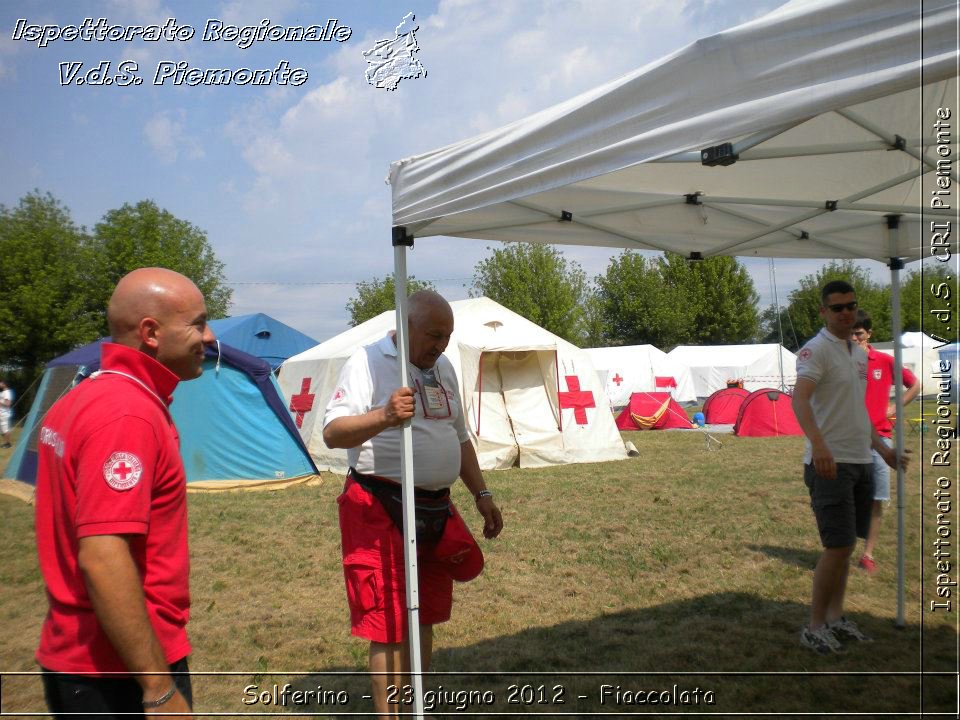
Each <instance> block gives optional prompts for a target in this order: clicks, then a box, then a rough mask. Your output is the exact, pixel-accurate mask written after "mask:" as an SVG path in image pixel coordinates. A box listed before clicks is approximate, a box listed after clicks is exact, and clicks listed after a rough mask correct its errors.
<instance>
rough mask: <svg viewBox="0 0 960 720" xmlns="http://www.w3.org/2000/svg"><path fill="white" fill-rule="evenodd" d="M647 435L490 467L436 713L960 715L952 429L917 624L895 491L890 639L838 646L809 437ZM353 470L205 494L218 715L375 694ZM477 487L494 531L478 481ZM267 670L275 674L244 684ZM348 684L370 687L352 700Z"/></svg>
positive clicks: (885, 605)
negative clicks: (287, 698) (820, 580)
mask: <svg viewBox="0 0 960 720" xmlns="http://www.w3.org/2000/svg"><path fill="white" fill-rule="evenodd" d="M625 437H627V438H628V439H630V440H632V441H633V442H634V443H635V444H636V446H637V447H638V449H639V450H640V457H639V458H636V459H633V460H627V461H623V462H618V463H606V464H595V465H570V466H565V467H557V468H548V469H543V470H520V469H514V470H510V471H504V472H490V473H486V474H485V476H486V479H487V482H488V484H489V486H490V487H491V489H492V490H493V491H494V492H495V493H496V496H497V501H498V502H499V503H500V506H501V508H502V509H503V511H504V518H505V529H504V532H503V535H502V536H501V538H500V539H498V540H496V541H493V542H486V543H483V547H484V550H485V552H486V555H487V568H486V570H485V572H484V573H483V574H482V575H481V576H480V577H479V578H478V579H477V580H475V581H474V582H471V583H468V584H464V585H460V586H458V587H457V588H456V590H455V605H454V611H453V619H452V620H451V621H450V622H449V623H447V624H445V625H442V626H438V627H437V629H436V652H435V655H434V667H433V669H434V670H435V671H437V672H438V673H453V672H464V671H466V672H470V673H472V674H469V675H462V674H460V675H457V674H434V675H431V676H429V677H427V678H425V682H424V686H425V688H426V689H428V690H431V691H433V692H434V694H433V695H432V696H431V697H433V698H434V699H436V700H437V707H436V708H435V709H434V710H433V712H432V714H433V715H434V716H436V717H443V716H445V715H446V716H448V717H453V716H455V715H462V714H467V713H475V714H479V715H488V716H490V715H493V714H494V713H530V714H534V713H536V714H541V716H542V715H543V714H545V713H558V714H559V713H565V714H568V715H585V714H587V713H598V712H602V713H632V712H638V713H668V712H672V713H676V712H700V713H704V712H706V713H726V714H727V716H728V717H731V716H739V715H741V714H746V713H787V714H800V713H835V714H838V715H841V716H846V715H848V714H852V713H858V714H860V713H862V714H867V716H869V714H876V715H877V716H880V715H885V716H887V717H890V716H905V715H907V714H916V713H918V712H919V711H920V710H921V708H923V709H924V710H925V711H927V712H935V711H939V712H944V713H950V714H953V713H955V711H956V707H957V677H956V674H955V673H956V668H957V612H958V611H957V608H956V605H955V604H953V605H952V606H951V609H950V610H938V611H935V612H931V611H930V610H929V603H930V600H931V599H934V598H935V590H936V585H935V576H936V570H935V568H934V565H933V560H932V554H933V550H934V548H933V545H932V539H933V538H934V537H935V534H934V531H935V527H936V524H937V517H936V514H937V509H936V507H935V501H934V499H933V497H932V492H933V489H934V488H933V483H934V481H935V477H934V476H933V475H931V474H930V468H929V466H928V465H925V458H926V456H928V455H929V454H930V452H932V449H933V448H927V447H924V448H923V451H922V452H921V448H920V440H921V437H922V438H923V439H924V443H925V446H926V445H927V444H928V443H930V442H931V441H932V439H933V438H932V435H931V434H930V433H928V434H926V435H923V436H921V435H920V434H916V433H908V435H907V439H908V442H909V447H912V448H913V450H914V465H913V467H912V468H911V470H910V472H909V473H908V474H907V483H906V485H907V492H906V495H905V497H906V518H907V529H906V553H907V569H908V574H907V578H906V585H905V592H906V628H904V629H897V628H896V627H895V626H894V619H895V610H896V581H895V578H896V565H895V551H896V544H895V539H896V531H895V525H896V506H895V503H894V504H892V505H891V506H890V507H889V508H888V511H887V515H886V523H885V526H884V529H883V531H882V534H881V541H880V546H879V548H878V552H877V559H878V563H879V569H878V572H877V573H876V574H875V575H873V576H867V575H865V574H864V573H862V572H860V571H851V577H850V583H849V589H848V595H847V611H848V615H849V616H851V617H852V618H854V619H855V620H856V621H857V622H858V623H859V624H860V625H861V627H862V628H864V629H865V630H866V631H867V632H869V633H870V634H872V635H873V636H874V637H875V638H876V642H874V643H872V644H870V645H858V646H851V647H850V648H849V652H848V653H846V654H845V655H842V656H829V657H819V656H816V655H814V654H813V653H811V652H810V651H809V650H806V649H804V648H802V647H800V645H799V644H798V642H797V635H798V631H799V629H800V627H801V625H802V624H803V623H804V622H805V621H806V619H807V612H808V603H809V594H810V587H811V579H812V572H811V571H812V567H813V565H814V563H815V561H816V558H817V556H818V553H819V543H818V540H817V535H816V530H815V527H814V521H813V517H812V513H811V511H810V508H809V501H808V498H807V494H806V489H805V488H804V486H803V482H802V478H801V472H800V470H801V466H800V457H801V453H802V439H800V438H735V437H733V436H730V435H726V436H721V438H720V439H721V440H722V441H723V447H722V449H719V450H716V451H708V449H707V447H706V443H705V441H704V437H703V436H702V435H701V434H700V433H699V432H651V433H626V434H625ZM5 461H6V457H5V456H0V464H3V463H5ZM921 470H923V471H924V475H923V480H922V483H923V488H921ZM952 473H953V475H954V476H955V474H956V473H955V471H952ZM340 486H341V480H340V479H339V478H335V477H332V476H326V477H325V482H324V484H323V485H322V486H320V487H314V488H294V489H289V490H285V491H282V492H264V493H221V494H191V496H190V501H189V502H190V527H191V556H192V595H193V611H192V612H193V616H192V619H191V623H190V628H189V629H190V634H191V637H192V641H193V646H194V652H193V655H192V657H191V661H190V664H191V669H192V670H194V671H201V672H216V671H221V672H223V671H228V672H235V673H238V674H236V675H220V676H216V675H197V676H196V677H195V678H194V687H195V697H196V710H197V711H198V712H208V713H211V712H219V713H224V714H239V713H251V712H269V711H276V710H278V708H277V707H276V706H274V705H266V704H264V703H263V702H259V700H258V702H257V703H256V704H245V701H246V702H249V701H250V700H251V699H252V698H253V697H254V696H255V693H258V692H262V691H267V692H270V691H271V690H272V689H273V687H274V685H278V686H280V687H282V686H283V685H284V684H285V683H288V682H289V683H291V684H292V685H293V686H294V687H295V688H298V689H301V690H306V689H310V690H316V689H317V688H318V686H319V687H322V689H323V690H325V691H327V692H328V694H327V695H326V696H325V698H324V699H325V700H326V701H327V704H326V705H323V706H317V705H314V706H309V707H307V706H300V707H296V708H294V707H288V711H291V710H295V711H298V712H307V713H310V712H313V713H316V716H317V717H334V716H338V711H339V715H340V716H344V717H346V716H347V715H345V713H360V712H369V711H370V710H371V705H370V703H369V701H367V700H364V699H363V698H362V697H361V696H362V695H363V694H364V693H365V692H366V691H367V687H368V680H367V678H366V677H365V676H364V675H363V674H362V671H363V669H364V667H365V665H366V643H365V642H363V641H360V640H357V639H355V638H351V637H350V635H349V627H348V612H347V605H346V599H345V593H344V589H343V580H342V576H341V568H340V563H339V553H340V550H339V533H338V529H337V513H336V503H335V498H336V496H337V494H338V493H339V490H340ZM955 490H956V488H955V487H954V488H953V489H952V490H951V492H954V491H955ZM921 492H922V501H923V505H922V507H921ZM455 498H456V499H457V501H458V505H459V506H460V508H461V509H462V510H464V511H465V512H464V515H465V516H466V517H467V519H468V522H471V524H472V525H473V526H474V527H475V528H476V526H477V522H476V519H477V516H476V515H475V514H474V513H473V510H472V504H473V503H472V500H471V499H470V498H469V497H468V496H467V495H466V494H465V493H464V492H463V489H462V487H461V486H460V485H458V486H457V488H456V492H455ZM32 512H33V511H32V507H30V506H28V505H26V504H24V503H23V502H21V501H18V500H16V499H13V498H9V497H6V496H0V540H2V546H3V547H4V548H5V552H4V555H5V562H4V564H3V566H2V571H0V625H2V630H3V632H2V634H0V668H2V670H3V671H4V672H6V673H9V672H15V671H33V670H35V669H36V666H35V663H34V661H33V659H32V657H33V651H34V649H35V646H36V642H37V637H38V633H39V628H40V623H41V621H42V618H43V615H44V612H45V600H44V594H43V586H42V582H41V580H40V576H39V572H38V570H37V564H36V559H35V547H34V540H33V532H32V523H33V519H32ZM952 517H956V513H955V512H953V513H952ZM941 525H943V523H942V522H941ZM921 532H923V536H922V537H923V540H922V542H921ZM950 550H951V551H952V553H953V557H956V555H955V553H956V548H955V546H951V547H950ZM921 573H923V574H922V575H921ZM951 574H952V576H953V578H956V573H955V572H953V573H951ZM941 600H942V599H941ZM924 607H926V608H927V609H926V610H924V609H923V608H924ZM358 671H359V673H358ZM920 671H926V673H927V674H920ZM320 673H344V674H323V675H321V674H320ZM350 673H353V674H350ZM578 673H579V674H578ZM937 673H939V674H937ZM251 685H255V686H257V690H256V691H254V690H246V691H245V688H247V687H248V686H251ZM441 686H442V691H438V688H440V687H441ZM602 686H607V688H608V691H607V692H603V690H602ZM674 686H676V690H675V689H674ZM618 687H619V700H620V704H617V702H616V701H617V699H618V695H617V693H618V690H617V688H618ZM697 688H698V689H699V690H698V691H697V692H694V690H695V689H697ZM471 690H473V691H475V692H474V693H473V694H472V695H470V694H469V693H468V691H471ZM639 690H642V691H644V693H646V691H649V690H658V691H660V690H664V691H668V694H667V695H665V696H663V698H672V697H673V696H676V697H677V699H678V700H679V701H680V702H682V701H683V700H684V698H686V700H687V704H680V705H668V704H649V702H648V703H646V704H638V705H631V704H626V703H627V702H629V701H631V700H636V699H637V696H636V695H631V694H630V693H632V692H634V691H639ZM684 690H686V691H687V694H686V695H683V694H681V693H682V691H684ZM2 691H3V692H2V711H3V713H4V714H14V713H16V712H30V711H33V712H38V711H42V710H43V709H44V706H43V699H42V693H41V691H40V685H39V681H38V679H37V678H36V676H12V675H9V674H7V675H4V677H3V687H2ZM628 691H629V692H628ZM706 691H710V693H712V694H711V695H709V696H708V695H707V692H706ZM335 693H339V695H335ZM345 695H348V696H349V703H348V704H346V705H334V704H333V703H334V702H336V701H342V700H343V699H344V696H345ZM580 696H582V697H580ZM642 697H644V698H646V699H648V700H649V699H650V698H649V696H647V695H645V694H644V695H643V696H642ZM707 697H710V698H711V699H712V700H713V701H714V704H712V705H706V704H705V700H706V698H707ZM491 698H492V699H493V701H494V704H492V705H488V704H486V702H487V701H488V700H490V699H491ZM656 698H657V699H661V696H660V695H659V694H657V695H656ZM694 698H697V699H699V701H700V702H699V704H693V700H694ZM461 701H462V702H461ZM560 701H562V704H561V703H560ZM465 704H469V707H468V708H467V709H466V710H465V711H463V712H459V711H457V707H459V706H462V705H465Z"/></svg>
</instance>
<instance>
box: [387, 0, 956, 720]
mask: <svg viewBox="0 0 960 720" xmlns="http://www.w3.org/2000/svg"><path fill="white" fill-rule="evenodd" d="M956 19H957V8H956V6H955V4H954V3H951V2H950V0H932V1H931V2H929V3H924V4H923V7H921V6H920V5H917V4H904V3H902V2H898V1H897V0H810V1H809V2H801V1H800V0H795V1H794V2H792V3H789V4H788V5H787V6H784V7H783V8H780V9H778V10H777V11H774V13H771V14H770V15H768V16H766V17H764V18H761V19H758V20H755V21H752V22H750V23H747V24H745V25H743V26H740V27H738V28H734V29H732V30H730V31H728V32H726V33H721V34H719V35H717V36H714V37H712V38H707V39H705V40H703V41H700V42H698V43H694V44H693V45H691V46H689V47H688V48H685V49H684V50H682V51H679V52H678V53H675V54H674V55H672V56H670V57H669V58H667V59H665V60H664V61H662V62H660V63H654V64H652V65H649V66H647V67H645V68H641V69H640V70H638V71H636V72H634V73H631V74H630V75H628V76H626V77H625V78H621V79H619V80H617V81H614V82H612V83H609V84H608V85H606V86H602V87H601V88H597V89H595V90H592V91H590V92H588V93H584V95H582V96H580V97H578V98H574V99H573V100H571V101H568V102H566V103H562V104H561V105H558V106H556V107H555V108H550V109H548V110H545V111H542V112H540V113H537V114H536V115H533V116H531V117H530V118H526V119H524V120H520V121H518V122H516V123H513V124H512V125H509V126H507V127H505V128H500V129H497V130H494V131H491V132H489V133H487V134H485V135H482V136H479V137H477V138H472V139H469V140H465V141H462V142H459V143H455V144H453V145H450V146H447V147H445V148H440V149H438V150H435V151H433V152H430V153H425V154H423V155H420V156H417V157H413V158H409V159H405V160H401V161H398V162H396V163H394V164H393V165H392V166H391V173H390V178H389V180H390V184H391V185H392V191H393V239H392V242H393V246H394V260H395V279H396V285H395V287H396V303H397V337H398V343H399V344H400V347H402V348H405V343H406V334H407V315H406V278H407V275H406V253H407V250H408V248H412V247H413V242H414V237H415V236H416V237H419V238H424V237H430V236H448V237H464V238H472V239H485V240H500V241H526V242H541V243H554V244H586V245H594V246H605V247H611V248H627V249H632V250H650V251H671V252H680V253H682V254H683V255H685V256H686V257H688V258H689V259H690V260H691V261H697V260H700V259H703V258H706V257H713V256H718V255H740V256H751V257H757V256H760V257H797V258H835V257H839V258H851V259H853V258H856V259H871V260H877V261H880V262H884V263H886V264H887V265H888V266H889V268H890V281H891V286H892V305H893V307H892V311H893V333H894V337H895V339H899V337H900V335H901V329H902V328H901V319H900V305H901V301H900V271H901V270H902V269H903V267H904V264H905V262H910V261H914V260H919V259H921V258H922V257H924V254H925V253H924V246H923V243H922V242H921V237H923V234H924V232H923V228H922V225H921V223H922V222H923V221H924V220H925V219H926V218H955V217H957V210H956V209H954V208H944V207H939V208H938V207H937V206H936V203H935V202H931V203H930V205H931V206H930V207H928V206H926V205H925V204H924V203H926V202H927V200H926V198H927V197H928V195H927V193H926V192H924V186H923V181H924V180H935V179H936V177H942V176H946V177H949V178H950V179H951V180H952V181H954V182H957V173H956V171H955V170H954V168H953V166H952V165H950V166H949V167H947V168H945V167H944V165H943V163H942V162H941V161H938V157H937V153H936V152H935V151H934V148H935V147H937V148H939V147H941V146H942V145H943V144H944V139H943V138H942V137H941V136H940V135H939V134H935V135H933V136H929V135H926V134H925V133H924V132H923V131H922V130H920V129H919V128H920V126H921V125H922V126H923V127H928V123H927V122H926V121H927V120H931V121H932V119H933V118H932V116H931V114H930V112H929V109H930V108H931V107H933V108H935V107H937V105H938V104H950V103H952V102H955V99H956V95H957V82H956V78H957V72H956V68H957V52H956V42H955V40H956V37H955V27H956ZM921 36H922V42H921ZM754 47H763V48H766V49H767V51H768V52H767V54H766V55H764V53H763V52H760V51H757V52H755V53H754V52H740V50H741V48H754ZM775 54H777V55H776V56H774V55H775ZM781 55H782V57H781ZM798 66H799V67H802V68H803V70H802V72H795V71H794V68H795V67H798ZM771 67H773V68H776V70H775V71H772V70H771ZM772 73H775V74H776V82H775V81H773V80H771V74H772ZM777 83H780V84H779V85H778V84H777ZM698 84H699V85H701V86H702V87H703V89H704V92H698V87H696V86H697V85H698ZM723 84H725V87H720V88H719V89H717V87H716V86H717V85H723ZM677 86H681V87H684V88H685V90H686V95H685V98H684V103H681V105H682V108H681V109H682V110H683V112H682V113H680V112H679V111H677V112H675V113H672V110H673V106H672V105H671V103H674V102H675V101H676V98H675V97H674V96H673V95H671V92H672V91H673V88H675V87H677ZM771 87H772V89H771ZM724 103H725V104H724ZM914 103H916V104H918V107H917V108H913V107H912V104H914ZM954 107H956V105H954ZM671 113H672V114H671ZM921 114H923V117H922V120H923V122H921ZM625 118H626V119H625ZM604 123H606V124H604ZM887 124H889V127H888V126H887ZM824 128H826V129H828V130H829V131H830V132H831V133H834V132H835V133H837V134H839V135H843V137H842V138H841V139H839V140H836V141H832V142H824V141H823V137H822V133H823V131H824ZM600 129H602V130H603V132H600ZM818 133H819V134H818ZM947 147H948V151H947V152H948V153H951V152H952V154H953V155H956V148H957V142H956V135H955V134H953V135H951V136H950V138H949V139H948V141H947ZM940 157H942V154H941V155H940ZM731 168H732V169H731ZM844 170H846V173H847V174H845V175H844V174H843V172H842V171H844ZM852 175H855V178H854V179H851V176H852ZM764 180H766V183H765V182H764ZM767 190H772V191H773V192H769V193H767V192H766V191H767ZM788 190H789V191H788ZM741 193H742V194H741ZM765 193H766V194H765ZM958 219H960V218H958ZM956 249H957V243H956V241H951V242H950V243H949V244H948V246H947V247H946V249H945V251H946V252H947V253H948V254H949V253H953V255H954V256H955V255H956ZM901 355H902V353H901V350H900V345H899V342H895V344H894V358H895V376H894V385H895V387H896V391H895V403H896V408H897V416H898V417H903V391H902V357H901ZM401 356H402V357H407V355H406V351H405V350H402V351H401ZM401 366H404V363H401ZM403 371H405V367H404V368H403V370H402V372H403ZM403 382H407V380H406V379H405V375H404V380H403ZM403 433H404V448H405V450H404V453H405V456H404V465H403V477H402V483H403V489H404V493H403V497H404V512H405V517H406V518H407V520H408V522H407V525H406V527H405V531H404V540H405V549H406V553H407V561H406V562H407V575H406V577H407V595H408V597H407V599H408V628H409V638H410V653H411V674H412V680H413V683H414V689H415V691H416V692H415V707H414V711H415V713H416V714H417V716H421V715H422V712H423V707H422V677H421V668H422V664H421V658H420V653H419V622H418V618H419V607H418V595H417V587H416V584H417V575H416V538H415V537H414V536H413V534H412V533H411V532H410V531H409V528H412V527H413V522H412V520H413V508H412V495H413V487H414V478H413V467H412V461H411V458H410V457H409V456H408V455H407V454H406V453H407V452H408V449H409V448H410V447H411V446H412V440H411V438H412V430H411V428H410V427H409V426H406V427H404V429H403ZM896 448H897V453H898V456H899V455H901V454H902V452H903V427H902V424H899V423H898V424H897V429H896ZM904 513H905V488H904V476H903V471H902V468H898V470H897V521H898V539H897V578H898V592H897V618H896V624H897V626H898V627H904V626H905V620H904V564H905V547H904V537H903V526H904Z"/></svg>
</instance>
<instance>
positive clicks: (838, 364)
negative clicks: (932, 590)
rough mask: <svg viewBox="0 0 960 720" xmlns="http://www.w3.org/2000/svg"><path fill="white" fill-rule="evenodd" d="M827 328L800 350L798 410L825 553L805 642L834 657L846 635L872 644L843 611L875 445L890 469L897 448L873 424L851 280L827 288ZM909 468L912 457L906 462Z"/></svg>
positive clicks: (867, 506)
mask: <svg viewBox="0 0 960 720" xmlns="http://www.w3.org/2000/svg"><path fill="white" fill-rule="evenodd" d="M820 315H821V317H822V318H823V320H824V327H823V328H822V329H821V330H820V332H819V333H818V334H817V335H816V336H815V337H814V338H812V339H811V340H810V341H809V342H807V344H806V345H804V346H803V347H802V348H801V349H800V352H799V353H798V354H797V384H796V386H795V388H794V393H793V410H794V412H795V413H796V416H797V421H798V422H799V423H800V427H801V428H802V429H803V432H804V435H806V439H807V440H806V449H805V453H804V472H803V476H804V482H805V483H806V485H807V488H808V490H809V491H810V504H811V507H812V508H813V512H814V516H815V517H816V521H817V529H818V531H819V533H820V542H821V543H822V545H823V554H822V555H821V556H820V559H819V561H818V562H817V567H816V569H815V570H814V574H813V597H812V601H811V607H810V624H809V625H807V626H805V627H804V628H803V630H801V632H800V643H801V644H802V645H804V646H805V647H808V648H810V649H811V650H814V651H815V652H817V653H820V654H823V655H826V654H830V653H840V652H843V651H844V648H843V645H842V644H841V640H857V641H860V642H865V641H870V640H871V638H870V637H868V636H867V635H866V634H864V633H863V632H862V631H861V630H860V629H859V628H858V627H857V625H856V624H855V623H854V622H853V621H852V620H849V619H847V618H846V617H845V616H844V614H843V599H844V595H845V593H846V589H847V576H848V574H849V570H850V555H851V554H852V553H853V548H854V546H855V545H856V542H857V537H858V536H859V537H866V536H867V531H868V528H869V526H870V510H871V506H872V504H873V477H872V469H873V456H872V455H871V447H872V448H873V450H875V451H876V452H877V454H878V455H880V457H881V458H882V459H883V461H884V462H885V463H886V464H887V465H889V466H890V467H896V463H897V456H896V452H895V451H894V449H893V448H891V447H888V446H887V445H886V444H884V443H883V441H882V439H881V438H880V436H879V435H878V434H877V432H876V431H875V430H874V429H873V426H872V425H871V424H870V418H869V416H868V415H867V408H866V405H865V404H864V394H865V391H866V382H867V354H866V352H864V351H863V349H861V348H860V346H859V345H858V344H857V343H855V342H854V341H853V340H852V339H851V334H852V331H853V326H854V323H855V322H856V319H857V296H856V294H855V293H854V290H853V287H852V286H851V285H850V284H849V283H847V282H844V281H843V280H834V281H832V282H829V283H827V284H826V285H825V286H824V287H823V290H822V291H821V293H820ZM901 463H902V465H903V467H906V464H907V458H906V456H904V457H903V458H902V459H901Z"/></svg>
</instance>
